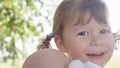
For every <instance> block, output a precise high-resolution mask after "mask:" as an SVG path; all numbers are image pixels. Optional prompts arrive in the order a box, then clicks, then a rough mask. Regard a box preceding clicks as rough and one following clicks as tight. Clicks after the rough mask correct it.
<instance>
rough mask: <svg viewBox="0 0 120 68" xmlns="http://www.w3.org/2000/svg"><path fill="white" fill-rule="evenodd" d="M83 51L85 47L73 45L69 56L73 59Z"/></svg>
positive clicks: (82, 53)
mask: <svg viewBox="0 0 120 68" xmlns="http://www.w3.org/2000/svg"><path fill="white" fill-rule="evenodd" d="M84 53H85V49H84V48H83V47H75V48H72V49H71V57H72V58H73V59H80V57H81V56H83V55H84Z"/></svg>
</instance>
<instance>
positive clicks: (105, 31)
mask: <svg viewBox="0 0 120 68" xmlns="http://www.w3.org/2000/svg"><path fill="white" fill-rule="evenodd" d="M100 33H102V34H105V33H110V31H109V30H108V29H102V30H101V31H100Z"/></svg>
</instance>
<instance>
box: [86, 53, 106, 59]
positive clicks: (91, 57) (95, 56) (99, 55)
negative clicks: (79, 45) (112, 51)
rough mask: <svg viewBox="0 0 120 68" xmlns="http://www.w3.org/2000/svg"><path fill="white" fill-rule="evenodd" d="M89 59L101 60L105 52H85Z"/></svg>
mask: <svg viewBox="0 0 120 68" xmlns="http://www.w3.org/2000/svg"><path fill="white" fill-rule="evenodd" d="M86 55H87V56H88V57H89V58H90V59H94V60H101V59H102V58H103V57H104V55H105V52H103V53H100V54H86Z"/></svg>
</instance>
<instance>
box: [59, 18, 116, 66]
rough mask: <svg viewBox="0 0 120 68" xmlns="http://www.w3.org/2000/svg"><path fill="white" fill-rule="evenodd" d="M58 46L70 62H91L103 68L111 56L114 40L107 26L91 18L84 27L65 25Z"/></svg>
mask: <svg viewBox="0 0 120 68" xmlns="http://www.w3.org/2000/svg"><path fill="white" fill-rule="evenodd" d="M73 23H74V22H73ZM60 45H63V47H64V49H65V50H66V52H67V53H68V54H69V57H70V58H71V59H72V60H74V59H80V60H81V61H83V62H87V61H91V62H93V63H95V64H98V65H100V66H104V65H105V64H106V63H107V62H108V60H109V59H110V58H111V56H112V53H113V48H114V39H113V36H112V33H111V29H110V27H109V25H108V24H99V23H98V22H97V21H95V20H94V19H93V18H92V19H91V20H90V22H89V23H88V24H86V25H84V26H81V25H74V24H69V25H66V26H65V28H64V31H63V38H62V44H60Z"/></svg>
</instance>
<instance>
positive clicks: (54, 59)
mask: <svg viewBox="0 0 120 68" xmlns="http://www.w3.org/2000/svg"><path fill="white" fill-rule="evenodd" d="M68 64H69V60H68V58H67V57H66V56H65V55H64V54H63V53H62V52H60V51H58V50H55V49H43V50H39V51H37V52H35V53H33V54H32V55H30V56H29V57H28V58H27V59H26V60H25V62H24V64H23V68H67V65H68Z"/></svg>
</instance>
